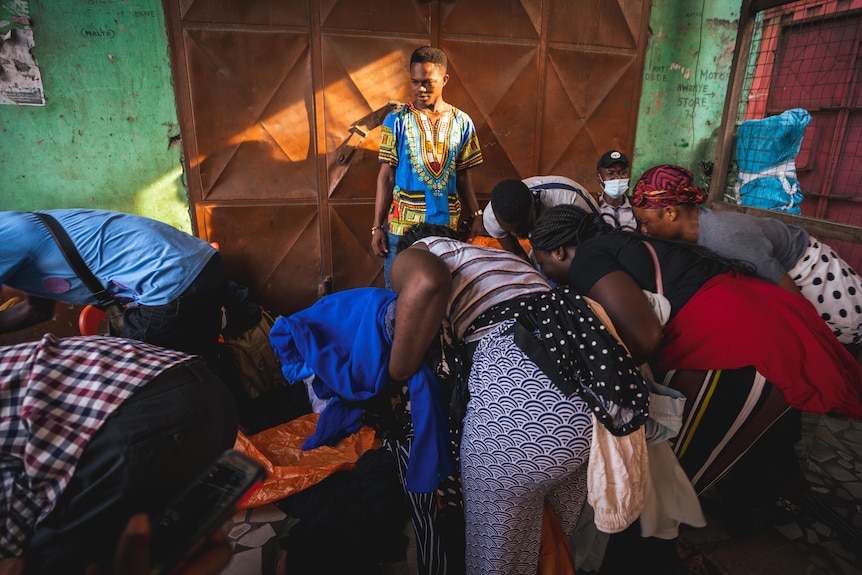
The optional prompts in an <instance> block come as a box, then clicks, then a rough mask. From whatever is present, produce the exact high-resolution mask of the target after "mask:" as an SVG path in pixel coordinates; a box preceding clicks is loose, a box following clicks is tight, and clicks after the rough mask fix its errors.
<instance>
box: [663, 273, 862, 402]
mask: <svg viewBox="0 0 862 575" xmlns="http://www.w3.org/2000/svg"><path fill="white" fill-rule="evenodd" d="M658 366H659V367H660V368H661V369H662V370H670V369H736V368H740V367H745V366H754V367H755V368H756V369H757V371H759V372H760V373H761V374H762V375H763V376H764V377H766V379H767V380H768V381H769V382H771V383H772V384H773V385H775V386H776V387H778V388H779V389H781V391H782V392H784V397H785V399H786V400H787V403H789V404H790V405H792V406H793V407H796V408H798V409H801V410H803V411H810V412H813V413H828V412H835V413H838V414H841V415H846V416H849V417H853V418H856V419H860V418H862V366H860V365H859V363H858V362H857V361H856V360H855V359H854V358H853V356H852V355H850V353H849V352H848V351H847V350H846V349H845V348H844V347H843V346H842V345H841V343H839V341H838V339H837V338H836V337H835V335H833V334H832V332H831V331H830V329H829V327H828V326H827V325H826V322H824V321H823V319H822V318H821V317H820V316H819V315H818V314H817V311H816V310H815V308H814V306H813V305H812V304H811V303H810V302H809V301H808V300H806V299H805V298H804V297H802V296H801V295H796V294H792V293H790V292H788V291H786V290H784V289H782V288H780V287H778V286H777V285H775V284H771V283H769V282H766V281H763V280H760V279H757V278H753V277H749V276H745V275H742V274H739V273H737V272H728V273H725V274H721V275H718V276H715V277H714V278H712V279H711V280H709V281H708V282H706V283H705V284H704V285H703V287H701V288H700V289H699V290H698V291H697V293H695V294H694V296H693V297H692V298H691V299H690V300H689V301H688V303H686V304H685V306H683V308H682V309H680V310H679V313H678V314H677V315H676V317H675V318H674V319H673V320H671V322H670V323H668V325H667V326H666V327H665V341H664V344H663V346H662V349H661V350H660V352H659V361H658Z"/></svg>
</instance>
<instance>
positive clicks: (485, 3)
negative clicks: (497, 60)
mask: <svg viewBox="0 0 862 575" xmlns="http://www.w3.org/2000/svg"><path fill="white" fill-rule="evenodd" d="M442 8H443V14H442V16H441V22H442V24H441V32H442V33H443V34H446V35H447V36H450V35H451V36H459V35H463V36H466V37H474V36H490V37H495V38H524V39H530V40H533V41H538V39H539V36H540V33H541V29H542V24H541V22H542V2H541V0H470V1H469V2H445V3H442Z"/></svg>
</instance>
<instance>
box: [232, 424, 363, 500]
mask: <svg viewBox="0 0 862 575" xmlns="http://www.w3.org/2000/svg"><path fill="white" fill-rule="evenodd" d="M317 419H318V414H316V413H309V414H307V415H303V416H300V417H298V418H296V419H294V420H293V421H288V422H287V423H282V424H281V425H277V426H275V427H272V428H270V429H267V430H264V431H261V432H260V433H257V434H255V435H252V436H250V437H249V436H246V435H245V434H243V433H242V432H239V433H237V438H236V445H235V446H234V449H236V450H238V451H241V452H243V453H244V454H246V455H248V456H249V457H251V458H252V459H254V460H256V461H257V462H259V463H260V464H261V465H263V466H264V467H265V468H266V472H267V478H266V480H265V481H264V482H263V486H262V487H261V488H260V489H258V490H257V491H256V492H255V493H254V494H253V495H252V496H251V497H250V498H249V499H248V500H246V501H245V502H244V503H243V504H242V505H241V506H240V509H246V508H249V507H259V506H261V505H266V504H268V503H273V502H274V501H278V500H279V499H283V498H285V497H287V496H288V495H293V494H294V493H298V492H300V491H302V490H303V489H306V488H308V487H311V486H312V485H314V484H316V483H319V482H321V481H323V480H324V479H326V478H327V477H329V476H330V475H332V474H333V473H335V472H336V471H341V470H345V471H347V470H350V469H353V467H354V465H355V463H356V461H357V460H358V459H359V458H360V457H362V454H363V453H365V452H366V451H368V450H369V449H371V446H372V444H373V443H374V430H373V429H371V428H370V427H368V426H363V427H362V428H360V430H359V431H358V432H356V433H354V434H353V435H351V436H350V437H347V438H345V439H343V440H341V442H339V443H338V445H336V446H335V447H327V446H325V445H324V446H322V447H318V448H316V449H311V450H309V451H302V442H303V441H305V439H306V438H307V437H309V436H310V435H311V434H312V433H314V430H315V428H316V427H317Z"/></svg>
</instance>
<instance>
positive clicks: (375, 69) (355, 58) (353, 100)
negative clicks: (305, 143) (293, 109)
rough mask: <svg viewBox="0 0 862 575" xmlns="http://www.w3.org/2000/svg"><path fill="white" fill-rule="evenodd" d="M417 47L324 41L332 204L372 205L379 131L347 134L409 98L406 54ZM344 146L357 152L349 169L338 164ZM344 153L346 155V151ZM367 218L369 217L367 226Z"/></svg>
mask: <svg viewBox="0 0 862 575" xmlns="http://www.w3.org/2000/svg"><path fill="white" fill-rule="evenodd" d="M420 45H421V42H419V41H414V42H413V43H408V42H405V40H403V39H392V38H389V39H376V40H375V41H374V42H371V43H369V41H368V38H364V37H360V38H358V37H355V36H324V37H323V38H322V43H321V55H322V62H323V66H322V68H323V70H322V72H323V83H324V86H326V88H325V90H324V91H323V103H324V105H323V115H324V123H325V124H324V125H325V126H326V141H325V142H326V143H325V146H326V150H325V153H326V165H327V174H328V177H329V181H328V185H327V191H328V194H329V196H330V198H332V199H333V200H345V199H348V200H352V199H366V200H369V201H371V202H373V201H374V194H375V189H376V188H375V186H376V180H377V172H378V167H379V164H378V163H377V149H378V147H379V144H380V128H379V126H378V127H375V128H373V129H368V126H367V123H366V124H365V125H360V126H357V127H358V128H359V130H360V131H359V132H354V133H352V135H351V131H350V129H351V126H353V125H354V124H355V123H357V122H362V120H363V118H366V117H367V116H368V115H369V114H373V113H374V112H375V111H376V110H379V109H381V108H382V107H384V106H385V105H386V104H387V103H389V102H409V101H410V100H412V99H413V93H412V91H411V89H410V83H409V76H408V72H407V68H408V64H409V59H410V52H411V51H412V50H413V49H414V48H417V47H419V46H420ZM377 122H382V118H378V119H377ZM375 123H376V122H375ZM362 134H364V136H363V135H362ZM348 138H350V141H349V142H346V140H348ZM342 144H348V145H350V146H353V147H355V149H353V151H352V156H350V157H349V158H348V159H349V165H347V166H345V165H341V164H338V163H337V162H336V153H337V152H339V151H343V150H339V146H341V145H342ZM346 151H347V152H348V153H350V149H348V150H346ZM372 211H373V210H372ZM371 219H372V216H370V215H369V218H368V223H369V224H370V222H371Z"/></svg>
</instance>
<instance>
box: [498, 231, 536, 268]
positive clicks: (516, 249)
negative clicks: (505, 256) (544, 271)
mask: <svg viewBox="0 0 862 575" xmlns="http://www.w3.org/2000/svg"><path fill="white" fill-rule="evenodd" d="M497 241H498V242H500V246H502V248H503V249H504V250H506V251H507V252H512V253H513V254H515V255H516V256H518V257H519V258H521V259H522V260H524V261H527V262H529V261H530V257H529V256H528V255H527V252H525V251H524V248H523V246H521V242H519V241H518V238H517V237H515V236H514V235H512V234H506V235H505V236H503V237H502V238H498V239H497Z"/></svg>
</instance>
